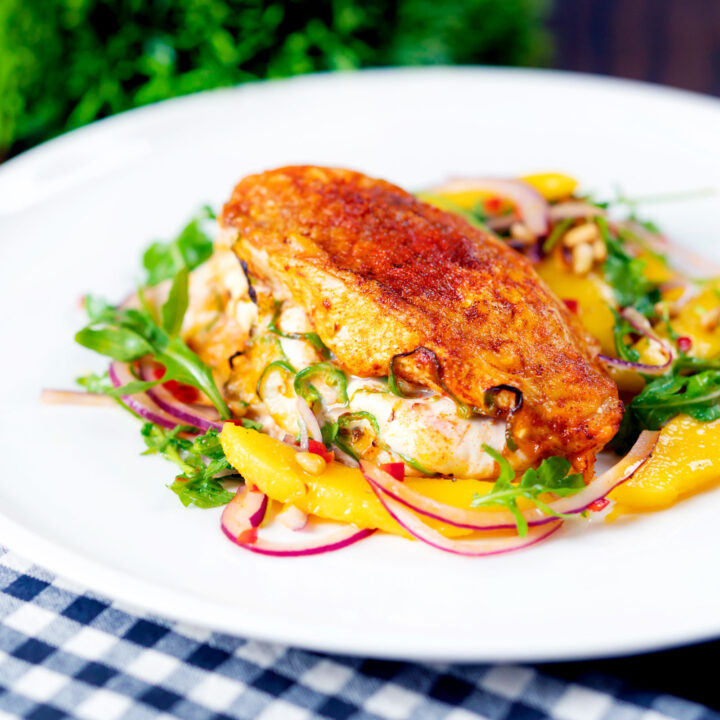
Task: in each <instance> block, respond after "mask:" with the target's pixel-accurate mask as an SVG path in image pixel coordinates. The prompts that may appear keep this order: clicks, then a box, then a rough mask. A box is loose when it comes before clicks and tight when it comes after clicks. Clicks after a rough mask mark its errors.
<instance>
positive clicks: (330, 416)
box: [183, 238, 527, 478]
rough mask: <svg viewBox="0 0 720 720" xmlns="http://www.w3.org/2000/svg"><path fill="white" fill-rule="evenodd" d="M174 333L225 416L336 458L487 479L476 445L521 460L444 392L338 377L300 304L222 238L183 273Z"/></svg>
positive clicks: (497, 426) (486, 421)
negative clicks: (208, 373) (403, 390)
mask: <svg viewBox="0 0 720 720" xmlns="http://www.w3.org/2000/svg"><path fill="white" fill-rule="evenodd" d="M183 337H184V339H185V340H186V342H187V343H188V345H189V346H190V347H191V348H192V349H193V350H194V351H195V352H196V353H197V354H198V355H199V356H200V357H201V358H202V359H203V361H204V362H206V363H207V364H208V366H209V367H211V368H212V370H213V374H214V376H215V380H216V383H217V384H218V387H220V388H221V389H222V392H223V395H224V397H225V400H226V402H227V404H228V406H229V407H230V409H231V410H232V412H233V415H234V416H235V417H241V418H246V419H248V420H251V421H253V422H256V423H258V424H259V425H260V426H261V428H262V430H263V432H266V433H267V434H269V435H271V436H272V437H274V438H278V439H291V438H292V439H294V440H296V441H298V442H302V439H303V437H310V438H312V439H314V440H317V441H319V442H323V443H325V444H326V445H328V446H331V447H333V449H334V450H335V452H336V458H337V459H338V460H340V461H341V462H345V463H347V464H356V462H357V460H359V459H361V458H362V459H366V460H370V461H372V462H376V463H393V462H395V463H403V464H404V465H405V472H406V473H407V474H408V475H415V476H421V475H431V476H433V475H448V476H455V477H466V478H491V477H493V476H494V475H495V474H496V473H497V471H496V466H495V460H494V459H493V457H492V456H491V455H490V454H488V453H487V452H486V451H485V450H484V449H483V446H484V445H485V446H488V447H491V448H493V449H495V450H496V451H497V452H500V453H502V454H506V455H508V457H509V459H510V461H511V463H512V464H513V465H514V466H516V467H521V466H523V465H526V464H527V463H526V461H525V459H524V457H523V456H522V455H521V453H518V452H515V453H510V451H509V450H508V448H507V443H506V422H505V421H503V420H499V419H494V418H488V417H481V416H472V417H470V418H467V417H462V412H461V409H460V408H459V407H458V405H457V404H456V403H455V402H454V401H453V400H452V399H451V398H449V397H447V396H443V395H440V394H438V393H435V392H432V391H428V390H421V391H418V392H414V393H413V397H399V396H398V395H396V394H394V393H393V392H392V391H391V389H390V387H389V386H388V380H387V378H361V377H357V376H354V375H350V374H348V373H346V372H344V371H343V369H342V368H341V367H339V366H338V365H337V364H336V363H335V362H334V358H333V357H332V355H331V354H330V352H329V351H328V349H327V348H326V347H325V346H324V345H323V344H322V342H321V341H320V339H319V337H318V336H317V335H316V334H315V333H314V331H313V327H312V323H311V321H310V319H309V318H308V315H307V313H306V312H305V311H304V310H303V308H301V307H300V306H299V305H297V304H295V303H293V302H292V301H290V300H288V299H284V300H278V299H276V298H275V297H273V295H272V293H271V290H270V288H268V287H266V286H264V285H263V284H262V283H260V282H258V281H257V280H254V279H253V280H252V285H250V284H249V282H248V276H247V274H246V272H245V271H244V269H243V266H242V265H241V264H240V262H239V261H238V260H237V258H236V257H235V255H234V254H233V252H232V250H230V248H229V247H228V246H227V245H226V244H224V243H223V241H222V238H221V239H220V241H219V242H218V243H217V245H216V248H215V251H214V253H213V256H212V257H211V258H210V259H209V260H208V261H207V262H206V263H205V264H203V265H202V266H200V267H199V268H197V269H196V270H195V271H194V272H193V273H192V274H191V277H190V288H189V306H188V310H187V313H186V315H185V320H184V323H183Z"/></svg>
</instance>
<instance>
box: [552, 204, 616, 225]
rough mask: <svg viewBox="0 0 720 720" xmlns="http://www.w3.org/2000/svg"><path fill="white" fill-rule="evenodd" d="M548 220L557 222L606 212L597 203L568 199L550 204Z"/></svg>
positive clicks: (585, 217)
mask: <svg viewBox="0 0 720 720" xmlns="http://www.w3.org/2000/svg"><path fill="white" fill-rule="evenodd" d="M549 213H550V220H552V222H559V221H560V220H571V219H575V218H577V219H578V220H580V219H587V220H589V219H590V218H594V217H597V216H598V215H603V216H605V215H607V212H605V210H603V209H602V208H599V207H597V205H591V204H590V203H586V202H580V201H578V200H570V201H568V202H562V203H558V204H557V205H551V206H550V211H549Z"/></svg>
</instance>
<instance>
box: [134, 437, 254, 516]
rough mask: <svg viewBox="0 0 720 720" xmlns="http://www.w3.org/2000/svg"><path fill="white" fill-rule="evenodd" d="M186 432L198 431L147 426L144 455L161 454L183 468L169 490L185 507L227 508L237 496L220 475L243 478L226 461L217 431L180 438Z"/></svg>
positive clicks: (144, 438)
mask: <svg viewBox="0 0 720 720" xmlns="http://www.w3.org/2000/svg"><path fill="white" fill-rule="evenodd" d="M183 431H194V429H193V428H187V427H182V426H178V427H176V428H173V429H172V430H166V429H165V428H161V427H159V426H158V425H154V424H153V423H145V424H144V425H143V428H142V431H141V432H142V436H143V440H144V441H145V445H146V446H147V450H146V451H145V452H144V453H143V454H144V455H152V454H160V455H162V456H164V457H165V458H166V459H167V460H170V461H171V462H174V463H175V464H176V465H177V466H178V467H179V468H180V470H181V471H182V472H181V474H180V475H178V476H177V477H176V478H175V481H174V482H173V483H172V485H170V486H169V487H170V489H171V490H172V491H173V492H174V493H175V494H176V495H177V496H178V497H179V498H180V502H181V503H182V504H183V505H184V506H185V507H187V506H188V505H196V506H197V507H201V508H211V507H219V506H221V505H227V503H229V502H230V500H232V498H233V493H231V492H229V491H228V490H226V489H225V488H224V487H223V485H222V484H221V482H220V479H219V478H218V477H217V475H218V474H219V473H223V478H225V477H228V478H230V475H226V473H228V472H230V473H231V474H234V478H233V479H238V478H239V477H240V476H239V475H236V474H235V473H234V470H233V468H232V466H231V465H230V463H229V462H228V461H227V459H226V458H225V455H224V453H223V450H222V446H221V445H220V439H219V437H218V432H217V430H215V429H214V428H211V429H210V430H208V431H207V432H206V433H205V434H204V435H200V436H199V437H196V438H195V439H194V440H188V439H187V438H183V437H180V433H182V432H183Z"/></svg>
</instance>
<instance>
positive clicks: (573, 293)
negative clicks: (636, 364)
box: [535, 253, 615, 355]
mask: <svg viewBox="0 0 720 720" xmlns="http://www.w3.org/2000/svg"><path fill="white" fill-rule="evenodd" d="M535 270H536V271H537V273H538V275H540V277H541V278H542V279H543V280H544V281H545V282H546V283H547V284H548V285H549V286H550V289H551V290H552V291H553V292H554V293H555V295H557V296H558V297H559V298H560V299H561V300H575V301H576V302H577V304H578V317H579V318H580V322H581V323H582V324H583V325H584V326H585V329H586V330H587V331H588V332H589V333H590V334H591V335H593V336H594V337H596V338H597V339H598V341H599V342H600V345H601V346H602V351H603V352H604V353H605V354H606V355H614V354H615V340H614V338H613V328H614V327H615V317H614V316H613V314H612V311H611V310H610V306H609V304H608V300H607V297H608V296H611V295H612V290H611V289H610V288H609V287H608V285H607V283H605V281H604V280H603V279H602V278H601V277H600V276H599V275H597V274H596V273H594V272H591V273H589V274H587V275H575V273H573V272H572V270H571V269H570V268H568V267H567V266H566V265H565V264H564V263H563V262H562V259H561V258H560V257H558V255H557V254H556V253H553V254H551V255H549V256H548V257H547V258H545V259H544V260H542V261H541V262H540V263H538V265H536V266H535Z"/></svg>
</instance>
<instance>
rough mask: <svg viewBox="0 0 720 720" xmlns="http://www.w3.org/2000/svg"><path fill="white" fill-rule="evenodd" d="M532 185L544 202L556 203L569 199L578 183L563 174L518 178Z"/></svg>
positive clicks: (539, 174)
mask: <svg viewBox="0 0 720 720" xmlns="http://www.w3.org/2000/svg"><path fill="white" fill-rule="evenodd" d="M520 179H521V180H524V181H525V182H526V183H527V184H528V185H532V186H533V187H534V188H535V189H536V190H537V191H538V192H539V193H540V194H541V195H542V196H543V197H544V198H545V199H546V200H548V201H549V202H557V201H559V200H565V199H567V198H569V197H570V196H571V195H572V194H573V193H574V192H575V188H576V187H577V186H578V181H577V180H576V179H575V178H574V177H570V176H569V175H563V173H537V174H535V175H524V176H523V177H521V178H520Z"/></svg>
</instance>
